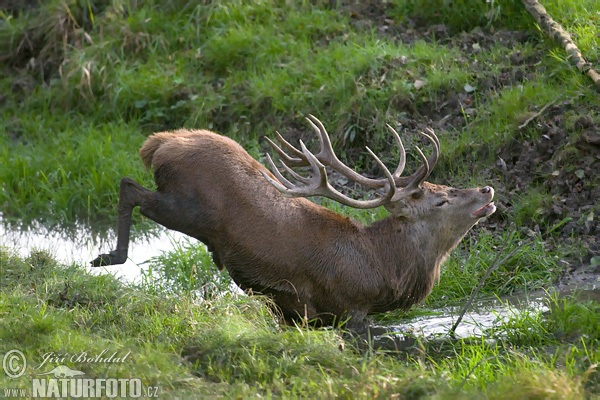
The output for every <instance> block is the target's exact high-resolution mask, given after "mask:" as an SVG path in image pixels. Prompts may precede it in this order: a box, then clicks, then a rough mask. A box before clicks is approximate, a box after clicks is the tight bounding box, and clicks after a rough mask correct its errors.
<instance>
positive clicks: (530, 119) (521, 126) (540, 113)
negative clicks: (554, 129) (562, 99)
mask: <svg viewBox="0 0 600 400" xmlns="http://www.w3.org/2000/svg"><path fill="white" fill-rule="evenodd" d="M558 99H559V98H558V97H557V98H556V99H554V100H552V101H551V102H550V103H548V104H546V105H545V106H544V107H542V108H541V109H540V111H538V112H536V113H535V114H533V115H532V116H531V117H529V118H527V119H526V120H525V122H523V123H522V124H521V125H519V129H523V128H525V127H526V126H527V125H529V123H530V122H531V121H533V120H534V119H536V118H537V117H539V116H540V115H542V114H543V113H544V111H546V109H547V108H548V107H550V106H551V105H552V104H554V103H556V102H557V101H558Z"/></svg>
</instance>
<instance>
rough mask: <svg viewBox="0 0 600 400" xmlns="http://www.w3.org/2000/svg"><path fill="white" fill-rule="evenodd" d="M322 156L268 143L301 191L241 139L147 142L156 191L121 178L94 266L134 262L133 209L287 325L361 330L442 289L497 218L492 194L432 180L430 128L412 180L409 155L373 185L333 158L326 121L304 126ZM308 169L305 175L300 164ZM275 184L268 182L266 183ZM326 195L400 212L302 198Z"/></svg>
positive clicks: (164, 135) (160, 137)
mask: <svg viewBox="0 0 600 400" xmlns="http://www.w3.org/2000/svg"><path fill="white" fill-rule="evenodd" d="M307 120H308V122H309V123H310V124H311V126H312V127H313V128H314V130H315V132H316V133H317V135H318V137H319V140H320V143H321V150H320V152H319V153H318V154H313V153H311V152H310V151H309V150H308V149H307V148H306V146H305V145H304V144H303V143H302V142H300V145H301V150H298V149H296V148H295V147H293V146H292V145H291V144H289V143H288V142H286V141H285V140H284V139H283V138H282V137H281V136H280V135H279V134H277V136H278V139H279V140H280V141H281V143H282V146H283V147H284V148H286V149H287V150H288V151H289V152H290V153H291V154H292V156H290V155H288V154H286V153H285V152H284V151H283V150H282V149H281V148H280V147H279V146H277V145H276V144H275V143H273V142H272V141H271V140H269V139H267V140H268V142H269V143H270V144H271V146H272V147H273V148H274V150H275V151H276V152H277V153H278V154H279V155H280V156H281V160H282V164H283V167H284V168H285V170H287V171H288V173H289V174H290V175H291V176H292V177H293V178H294V179H295V180H296V181H297V182H298V184H293V183H292V182H290V181H289V180H287V179H286V178H285V177H283V176H282V174H281V173H280V172H279V171H278V170H277V168H276V167H275V165H274V164H273V161H272V160H271V158H270V157H269V156H268V155H267V160H268V161H269V163H270V166H271V169H272V171H273V173H271V172H270V171H269V170H268V169H267V168H265V167H264V166H263V165H261V164H260V163H259V162H258V161H256V160H254V159H253V158H252V157H250V155H249V154H248V153H247V152H246V151H245V150H244V149H243V148H242V147H241V146H240V145H239V144H238V143H236V142H234V141H233V140H231V139H229V138H226V137H223V136H220V135H218V134H215V133H213V132H209V131H205V130H195V131H189V130H178V131H175V132H160V133H155V134H154V135H152V136H150V137H149V138H148V139H147V140H146V142H145V143H144V145H143V146H142V148H141V150H140V156H141V158H142V160H143V162H144V165H145V166H146V167H147V168H150V166H153V167H154V179H155V181H156V185H157V191H156V192H153V191H150V190H148V189H146V188H144V187H142V186H141V185H139V184H138V183H137V182H135V181H133V180H132V179H130V178H126V177H125V178H123V179H122V180H121V189H120V190H121V191H120V198H119V217H118V218H119V219H118V239H117V249H116V250H114V251H112V252H110V253H109V254H102V255H100V256H99V257H98V258H96V259H95V260H94V261H93V262H92V264H93V265H94V266H99V265H110V264H120V263H123V262H125V260H126V259H127V248H128V245H129V228H130V225H131V212H132V209H133V208H134V207H136V206H139V207H140V211H141V213H142V214H143V215H145V216H147V217H148V218H150V219H152V220H154V221H156V222H158V223H159V224H161V225H164V226H165V227H167V228H169V229H174V230H177V231H180V232H183V233H185V234H187V235H189V236H192V237H194V238H196V239H198V240H200V241H201V242H203V243H205V244H206V245H207V247H208V250H209V251H211V252H212V257H213V260H214V262H215V264H216V265H217V266H218V267H219V268H227V271H228V272H229V274H230V275H231V277H232V278H233V280H234V281H235V282H236V284H237V285H238V286H239V287H240V288H242V289H244V290H248V289H252V291H253V292H259V293H263V294H266V295H269V296H271V297H272V298H273V300H274V301H275V303H276V304H277V306H278V307H279V308H280V309H281V311H282V313H283V316H284V318H285V319H286V320H287V321H290V320H293V319H296V318H298V317H301V318H308V319H314V320H315V321H317V323H321V324H332V323H335V322H336V321H340V320H341V319H346V318H351V320H350V322H351V323H352V324H351V325H350V326H361V324H362V321H363V320H364V317H365V316H366V315H368V314H372V313H379V312H384V311H388V310H394V309H404V310H406V309H408V308H410V306H412V305H413V304H415V303H418V302H420V301H422V300H424V299H425V298H426V297H427V296H428V295H429V293H430V292H431V290H432V288H433V285H434V282H435V281H436V280H439V276H440V265H441V264H442V263H443V262H444V260H445V259H446V256H447V255H448V253H449V252H450V251H451V250H452V249H454V247H456V245H457V244H458V242H459V241H460V240H461V239H462V238H463V236H464V235H465V234H466V233H467V232H468V231H469V229H471V227H473V225H475V224H476V223H477V221H478V220H479V219H480V218H482V217H485V216H488V215H490V214H492V213H493V212H494V211H495V206H494V204H493V203H492V202H491V201H492V198H493V197H494V190H493V189H492V188H491V187H489V186H486V187H484V188H475V189H454V188H451V187H447V186H440V185H434V184H431V183H428V182H425V179H426V178H427V177H428V176H429V174H430V172H431V169H432V168H433V167H434V165H435V163H436V161H437V159H438V156H439V152H440V144H439V140H438V138H437V137H436V136H435V134H434V132H433V131H432V130H431V129H428V130H427V132H428V133H427V134H425V133H421V134H422V135H423V136H424V137H425V138H426V139H427V140H429V141H430V142H431V144H432V145H433V153H432V155H431V156H430V157H429V159H427V158H426V157H425V156H424V155H423V153H422V152H421V150H419V149H418V148H417V150H418V153H419V155H420V157H421V159H422V160H423V165H422V166H420V167H419V168H418V169H417V170H416V171H415V172H414V173H413V174H412V175H411V176H406V177H403V176H401V175H402V171H403V170H404V164H405V152H404V147H403V145H402V141H401V140H400V137H399V136H398V133H396V131H395V130H394V129H393V128H392V127H390V126H389V125H388V129H389V130H390V131H391V133H392V134H393V136H394V138H395V141H396V143H397V145H398V147H399V149H400V162H399V164H398V167H397V168H396V170H395V172H394V173H390V171H389V170H388V169H387V168H386V167H385V165H384V164H383V163H382V162H381V161H380V160H379V158H377V156H376V155H375V154H374V153H373V152H372V151H371V150H370V149H369V148H367V150H368V151H369V153H370V154H371V156H373V157H374V159H375V161H376V162H377V164H378V165H379V167H380V168H381V170H382V171H383V172H384V174H385V178H381V179H371V178H367V177H364V176H362V175H360V174H358V173H357V172H355V171H354V170H353V169H351V168H349V167H348V166H346V165H344V164H343V163H342V162H341V161H340V160H339V159H338V158H337V157H336V155H335V154H334V152H333V148H332V146H331V141H330V139H329V136H328V135H327V132H326V131H325V128H324V126H323V124H322V123H321V122H320V121H319V120H318V119H317V118H315V117H313V116H310V119H309V118H307ZM325 165H327V166H329V167H331V168H332V169H333V170H335V171H337V172H339V173H340V174H342V175H344V176H345V177H347V178H349V179H351V180H354V181H356V182H357V183H359V184H361V185H363V186H366V187H370V188H374V189H382V190H383V192H384V193H383V194H382V195H381V196H380V197H378V198H376V199H372V200H355V199H352V198H349V197H347V196H345V195H343V194H342V193H340V192H338V191H337V190H335V189H334V188H333V187H332V186H331V185H330V184H329V183H328V181H327V174H326V170H325ZM300 166H310V167H311V168H312V172H313V174H312V177H310V178H305V177H303V176H300V175H298V174H297V173H296V172H294V171H293V170H292V169H291V167H300ZM265 178H266V179H265ZM309 196H324V197H328V198H330V199H333V200H335V201H337V202H339V203H342V204H345V205H348V206H350V207H355V208H363V209H364V208H375V207H379V206H384V207H385V208H387V210H388V211H390V213H391V215H390V216H388V217H386V218H384V219H382V220H379V221H376V222H374V223H373V224H371V225H368V226H364V225H362V224H360V223H358V222H356V221H354V220H352V219H350V218H348V217H345V216H342V215H340V214H336V213H334V212H333V211H330V210H328V209H327V208H324V207H322V206H319V205H317V204H315V203H313V202H311V201H310V200H307V199H306V198H304V197H309Z"/></svg>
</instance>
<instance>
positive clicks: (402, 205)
mask: <svg viewBox="0 0 600 400" xmlns="http://www.w3.org/2000/svg"><path fill="white" fill-rule="evenodd" d="M384 207H385V209H386V210H388V211H389V212H390V213H392V214H394V215H396V216H398V217H406V216H408V209H407V204H406V202H405V201H404V200H398V201H394V202H390V203H387V204H385V206H384Z"/></svg>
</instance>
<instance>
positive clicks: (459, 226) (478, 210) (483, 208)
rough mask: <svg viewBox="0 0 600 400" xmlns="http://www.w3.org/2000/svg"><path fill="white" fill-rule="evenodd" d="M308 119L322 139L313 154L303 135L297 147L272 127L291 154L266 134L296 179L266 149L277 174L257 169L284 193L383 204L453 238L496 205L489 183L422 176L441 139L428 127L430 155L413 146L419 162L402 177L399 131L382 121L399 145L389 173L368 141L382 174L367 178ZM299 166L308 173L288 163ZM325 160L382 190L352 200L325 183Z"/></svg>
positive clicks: (320, 127)
mask: <svg viewBox="0 0 600 400" xmlns="http://www.w3.org/2000/svg"><path fill="white" fill-rule="evenodd" d="M307 121H308V123H309V124H310V125H311V126H312V128H313V129H314V131H315V132H316V134H317V136H318V138H319V142H320V144H321V149H320V151H319V152H318V153H317V154H313V153H312V152H311V151H310V150H308V149H307V147H306V146H305V145H304V143H302V141H300V147H301V150H299V149H297V148H295V147H294V146H292V145H291V144H290V143H288V142H287V141H286V140H285V139H284V138H283V137H281V135H280V134H279V133H276V134H277V138H278V139H279V141H280V142H281V143H282V145H283V146H284V147H285V148H286V149H287V150H288V151H289V152H290V153H291V154H293V156H289V155H288V154H287V153H285V152H284V151H283V150H282V149H281V147H279V146H278V145H277V144H275V143H274V142H273V141H272V140H270V139H269V138H266V139H267V141H268V142H269V144H270V145H271V146H272V147H273V149H274V150H275V151H276V152H277V154H279V156H280V157H281V165H282V167H283V168H284V170H285V171H287V172H288V173H289V174H290V175H291V176H292V177H293V178H294V179H296V181H297V182H298V183H296V184H294V183H292V182H290V181H289V180H288V179H286V178H285V177H284V176H283V175H282V174H281V173H280V172H279V170H278V169H277V167H276V166H275V163H274V162H273V160H272V159H271V157H270V156H269V154H267V155H266V156H267V161H268V162H269V165H270V167H271V171H273V173H274V175H275V176H276V177H277V179H278V180H275V179H273V178H272V177H270V176H269V175H268V174H266V173H265V172H264V171H261V173H262V174H263V176H264V177H265V178H266V179H267V181H269V182H270V183H271V184H272V185H273V186H275V187H276V188H277V189H278V190H279V191H280V192H281V193H282V194H283V195H285V196H288V197H308V196H323V197H327V198H330V199H332V200H335V201H337V202H339V203H341V204H345V205H347V206H350V207H354V208H362V209H365V208H375V207H379V206H384V207H385V208H386V209H387V210H388V211H390V212H391V213H392V214H393V215H395V216H397V217H401V218H403V219H405V220H407V221H409V222H413V223H415V224H418V222H419V221H423V222H424V223H426V224H427V226H429V228H428V230H429V231H433V230H432V229H431V226H432V224H433V225H434V226H438V227H440V229H442V230H443V232H442V233H444V235H445V237H456V235H460V237H459V238H458V240H460V238H462V236H463V235H464V234H465V233H466V232H467V231H468V230H469V229H470V228H471V227H472V226H473V225H474V224H475V223H476V222H477V221H478V220H479V219H480V218H482V217H486V216H489V215H491V214H492V213H493V212H494V211H495V210H496V207H495V205H494V203H493V202H491V200H492V198H493V197H494V189H492V188H491V187H489V186H486V187H484V188H476V189H455V188H451V187H447V186H442V185H435V184H432V183H429V182H426V181H425V179H427V177H428V176H429V175H430V174H431V171H432V169H433V167H434V166H435V164H436V162H437V160H438V158H439V155H440V141H439V139H438V138H437V136H436V135H435V133H434V131H433V130H432V129H430V128H427V129H426V131H427V133H423V132H420V134H421V135H422V136H423V137H425V138H426V139H427V140H429V142H431V144H432V145H433V153H432V155H431V156H430V157H429V158H426V157H425V155H424V154H423V152H422V151H421V149H419V148H418V147H417V148H416V149H417V152H418V154H419V156H420V158H421V160H422V161H423V164H422V165H421V166H420V167H419V168H418V169H417V170H416V171H415V172H414V173H413V174H412V175H410V176H406V177H403V176H402V172H403V171H404V167H405V164H406V153H405V150H404V145H403V144H402V140H401V139H400V135H398V132H396V130H395V129H394V128H392V127H391V126H390V125H387V128H388V130H389V131H390V132H391V133H392V135H393V136H394V139H395V141H396V144H397V145H398V148H399V150H400V161H399V162H398V166H397V167H396V170H395V171H394V173H391V172H390V171H389V170H388V168H387V167H386V166H385V165H384V164H383V162H382V161H381V160H380V159H379V157H377V156H376V155H375V154H374V153H373V152H372V151H371V149H369V148H368V147H367V148H366V149H367V151H368V152H369V154H370V155H371V156H372V157H373V158H374V159H375V161H376V162H377V164H378V165H379V167H380V168H381V170H382V171H383V172H384V174H385V178H380V179H371V178H367V177H365V176H362V175H360V174H359V173H357V172H356V171H354V170H353V169H352V168H350V167H348V166H347V165H345V164H344V163H342V162H341V161H340V160H339V159H338V157H337V156H336V155H335V153H334V151H333V147H332V145H331V140H330V138H329V135H328V134H327V131H326V130H325V127H324V126H323V124H322V123H321V121H319V120H318V119H317V118H316V117H314V116H313V115H309V118H307ZM302 166H310V167H311V169H312V176H311V177H310V178H305V177H303V176H300V175H299V174H297V173H296V172H294V170H292V169H291V168H292V167H302ZM325 166H329V167H331V168H332V169H334V170H335V171H337V172H339V173H340V174H342V175H344V176H345V177H347V178H348V179H351V180H354V181H355V182H357V183H359V184H360V185H363V186H366V187H370V188H374V189H382V190H383V194H382V195H381V196H380V197H379V198H377V199H373V200H355V199H352V198H350V197H348V196H345V195H343V194H342V193H340V192H339V191H337V190H336V189H334V188H333V187H332V186H331V185H330V184H329V182H328V179H327V172H326V170H325ZM449 231H454V234H452V235H451V234H450V233H451V232H449ZM461 232H462V233H461ZM453 242H454V240H453Z"/></svg>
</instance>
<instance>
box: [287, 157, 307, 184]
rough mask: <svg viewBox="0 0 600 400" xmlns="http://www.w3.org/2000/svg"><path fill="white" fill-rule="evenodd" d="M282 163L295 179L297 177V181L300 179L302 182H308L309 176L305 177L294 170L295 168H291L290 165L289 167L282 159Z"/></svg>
mask: <svg viewBox="0 0 600 400" xmlns="http://www.w3.org/2000/svg"><path fill="white" fill-rule="evenodd" d="M281 165H282V166H283V168H285V170H286V171H287V172H288V173H289V174H290V175H292V176H293V177H294V179H296V180H297V181H300V182H302V183H305V184H307V183H308V182H309V181H310V179H309V178H305V177H303V176H301V175H299V174H297V173H296V171H294V170H293V169H291V168H290V167H288V166H287V165H286V164H285V163H284V162H283V161H281Z"/></svg>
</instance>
